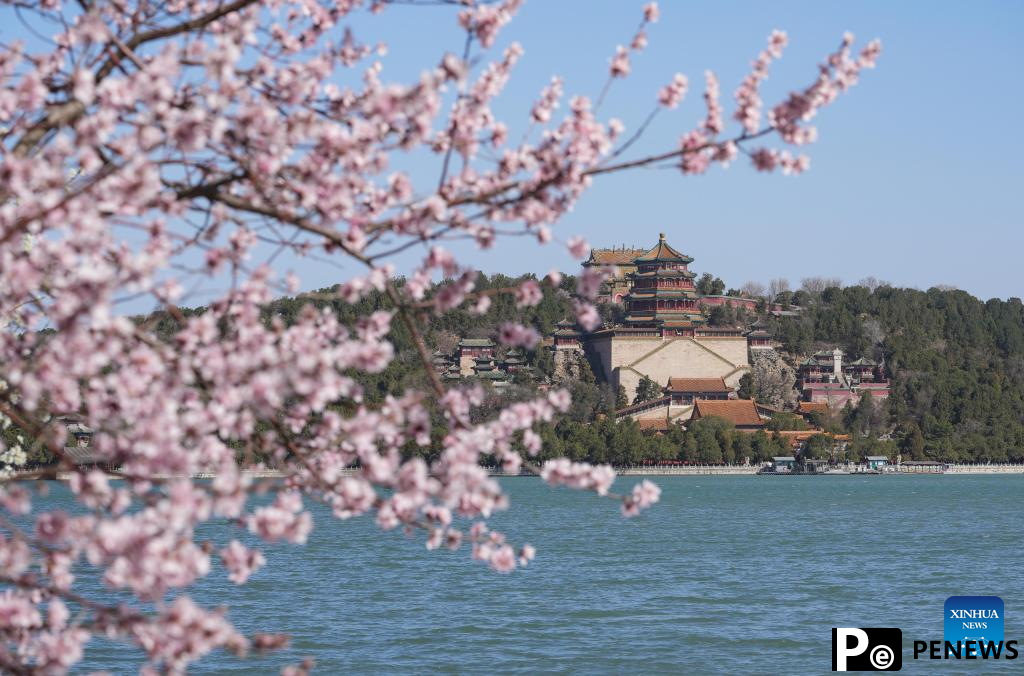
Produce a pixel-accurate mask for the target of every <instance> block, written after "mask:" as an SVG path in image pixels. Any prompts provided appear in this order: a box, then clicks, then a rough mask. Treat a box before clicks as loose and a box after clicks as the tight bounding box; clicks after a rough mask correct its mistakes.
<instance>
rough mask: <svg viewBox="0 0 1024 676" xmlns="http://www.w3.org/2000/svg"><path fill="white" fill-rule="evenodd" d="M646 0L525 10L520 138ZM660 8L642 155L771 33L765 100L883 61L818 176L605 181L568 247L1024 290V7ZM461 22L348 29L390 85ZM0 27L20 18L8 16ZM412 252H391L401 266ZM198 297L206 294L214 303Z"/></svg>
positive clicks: (518, 72) (564, 260)
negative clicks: (858, 56)
mask: <svg viewBox="0 0 1024 676" xmlns="http://www.w3.org/2000/svg"><path fill="white" fill-rule="evenodd" d="M642 4H643V3H642V2H640V1H632V0H527V2H526V3H525V5H524V7H523V9H522V11H521V12H520V13H519V15H518V16H517V17H516V19H515V20H514V21H513V22H512V24H511V25H509V26H508V27H506V28H505V29H504V31H503V32H502V34H501V36H500V38H499V40H498V43H497V44H496V46H495V48H494V49H493V50H492V52H491V56H493V58H497V57H498V55H499V54H500V50H501V49H502V48H504V47H505V46H506V45H507V44H509V42H511V41H512V40H516V41H518V42H520V43H521V44H522V45H523V47H524V49H525V54H524V56H523V58H522V59H521V60H520V62H519V64H518V65H517V67H516V69H515V72H514V74H513V77H512V80H511V82H510V84H509V86H508V87H507V88H506V90H505V92H504V93H503V94H502V96H501V97H500V99H499V100H498V101H497V102H496V104H495V111H496V113H497V114H498V117H499V118H500V119H502V120H503V121H505V122H506V123H507V124H508V125H509V128H510V130H511V133H510V137H511V138H513V139H517V138H519V135H520V134H521V133H522V131H523V130H524V128H525V122H526V120H527V117H528V113H529V109H530V107H531V105H532V103H533V101H534V100H535V99H536V97H537V95H538V93H539V92H540V90H541V88H542V87H543V86H544V85H545V84H547V83H548V81H549V80H550V78H551V77H552V76H553V75H556V74H557V75H561V76H562V77H563V78H564V79H565V83H566V85H565V89H566V94H567V97H566V98H568V95H572V94H587V95H590V96H591V97H596V95H597V93H598V92H599V91H600V89H601V87H602V85H603V83H604V81H605V79H606V77H607V65H608V59H609V57H610V56H611V55H612V54H613V52H614V49H615V47H616V45H618V44H627V43H628V41H629V40H630V38H631V36H632V34H633V31H634V29H635V27H636V25H637V23H638V20H639V17H640V14H641V7H642ZM660 6H661V20H660V22H659V23H657V24H656V25H654V26H652V27H651V28H650V30H649V38H650V45H649V47H648V49H647V50H646V51H644V52H643V53H641V54H640V55H639V56H637V57H635V58H634V59H633V72H632V75H631V76H630V77H629V78H628V79H626V80H624V81H622V80H620V81H617V82H616V83H615V85H614V87H613V88H612V90H611V92H610V94H609V96H608V98H607V100H606V102H605V105H604V107H603V108H602V109H601V111H600V115H601V117H602V118H604V119H607V118H609V117H613V116H614V117H618V118H620V119H621V120H623V121H624V122H625V124H626V133H627V135H628V134H629V133H630V131H631V130H633V129H635V128H636V126H637V125H639V124H640V122H641V121H642V120H643V118H644V117H645V116H646V114H647V113H648V112H649V111H650V110H651V108H652V106H653V102H654V99H655V93H656V92H657V90H658V89H659V88H660V87H661V86H662V85H663V84H665V83H666V82H668V81H669V80H670V79H671V77H672V75H673V74H674V73H676V72H682V73H685V74H686V75H687V76H688V77H689V78H690V82H691V90H690V93H689V94H688V96H687V100H686V101H685V102H684V104H683V105H682V106H680V108H678V109H676V110H674V111H667V112H665V113H662V114H661V115H660V117H659V118H658V119H657V121H656V122H655V124H654V125H653V126H652V127H651V128H650V130H649V131H648V133H647V134H646V136H645V137H644V138H643V139H642V140H641V142H640V143H638V144H637V145H636V146H635V148H634V152H633V153H631V156H642V155H643V154H646V153H651V152H661V151H664V150H668V149H672V148H675V147H676V145H677V143H678V139H679V137H680V135H681V134H683V133H685V132H686V131H689V130H690V129H692V128H693V127H694V125H695V124H696V123H697V122H698V121H699V120H700V119H702V117H703V115H704V107H703V102H702V100H701V93H702V90H703V72H704V70H705V69H709V68H710V69H712V70H714V71H715V72H716V73H717V74H718V76H719V79H720V81H721V85H722V101H723V104H725V106H726V112H727V114H731V112H732V92H733V91H734V89H735V87H736V85H737V84H738V83H739V81H740V80H741V78H742V77H743V76H744V75H745V74H746V72H747V70H748V68H749V63H750V61H751V60H752V59H753V58H754V57H755V55H756V54H757V52H758V51H759V50H760V49H762V47H763V46H764V45H765V41H766V38H767V36H768V35H769V33H770V32H771V31H772V29H775V28H779V29H783V30H786V31H787V32H788V33H789V39H790V44H789V47H788V48H787V50H786V53H785V55H784V57H783V59H782V60H781V61H778V62H776V63H774V64H773V65H772V71H771V77H770V79H769V80H768V81H767V82H766V83H765V85H764V86H763V87H762V94H763V95H764V98H765V101H766V104H767V105H772V104H774V103H775V102H777V101H778V100H780V98H782V97H783V96H785V94H786V93H787V92H789V91H790V90H792V89H796V88H802V87H804V86H806V85H807V84H809V83H810V82H811V80H812V78H813V77H814V75H815V73H816V64H817V63H818V62H819V61H820V60H821V59H822V58H823V57H824V55H825V54H827V53H828V52H829V51H831V50H833V49H835V47H836V46H837V44H838V42H839V40H840V37H841V35H842V34H843V32H844V31H846V30H849V31H851V32H853V33H854V34H855V35H856V36H857V46H858V48H859V46H861V45H863V44H865V43H866V42H867V41H868V40H870V39H871V38H874V37H879V38H881V39H882V41H883V45H884V52H883V55H882V58H881V60H880V63H879V66H878V68H876V69H875V70H871V71H866V72H865V73H864V74H863V76H862V78H861V82H860V84H858V85H857V86H856V87H855V88H854V89H853V90H852V91H851V92H849V93H848V94H846V95H844V96H843V97H841V98H840V100H839V101H837V102H836V103H835V104H834V105H832V106H830V107H829V108H827V109H825V110H824V111H822V113H821V114H820V115H819V116H818V117H817V118H816V120H815V124H816V125H817V127H818V129H819V132H820V139H819V141H818V142H817V143H815V144H814V145H812V146H810V147H809V148H808V149H807V152H808V153H809V154H810V156H811V170H810V171H809V172H808V173H807V174H805V175H803V176H800V177H784V176H781V175H765V174H759V173H757V172H755V171H754V170H753V169H752V168H750V166H749V164H748V163H747V162H745V161H739V162H737V163H736V164H734V165H733V166H732V167H730V168H729V169H728V170H722V169H721V168H719V167H715V168H713V169H712V170H711V171H710V172H709V173H708V174H707V175H705V176H696V177H694V176H683V175H681V174H680V173H679V172H677V171H675V170H640V171H633V172H629V173H624V174H618V175H612V176H605V177H601V178H599V179H597V180H596V182H595V185H594V187H593V189H592V190H591V191H590V192H589V193H588V194H587V195H586V196H585V197H584V198H583V199H582V200H581V201H580V203H579V204H578V205H577V207H576V208H575V210H574V211H573V212H572V213H571V214H569V216H568V217H566V218H565V219H564V220H563V221H562V222H561V223H559V224H558V225H557V227H556V233H557V234H558V236H560V237H562V238H563V239H564V238H567V237H568V236H569V235H572V234H582V235H584V236H585V237H586V238H587V240H588V241H589V242H591V243H592V244H593V245H595V246H611V245H621V244H627V245H636V246H645V245H652V244H653V243H654V242H655V241H656V240H657V237H658V233H659V232H665V233H667V235H668V237H669V240H670V242H671V243H672V244H673V245H674V246H676V247H677V248H679V249H682V250H683V251H685V252H687V253H688V254H690V255H691V256H693V257H694V258H695V259H696V261H695V263H694V264H693V266H692V267H693V269H694V270H695V271H697V272H698V273H700V272H705V271H710V272H713V273H714V274H716V275H718V276H721V277H722V278H723V279H724V280H725V281H726V283H727V284H728V285H729V286H734V287H739V286H740V285H742V284H743V283H744V282H746V281H748V280H756V281H761V282H767V281H768V280H769V279H772V278H775V277H786V278H788V279H789V280H790V281H791V282H792V283H793V284H794V286H796V285H798V284H799V280H800V279H801V278H802V277H809V276H828V277H839V278H841V279H843V280H844V281H845V282H847V283H854V282H856V281H857V280H860V279H862V278H864V277H868V276H874V277H876V278H879V279H883V280H887V281H890V282H892V283H893V284H896V285H899V286H912V287H919V288H928V287H930V286H933V285H937V284H948V285H954V286H957V287H959V288H962V289H965V290H967V291H970V292H971V293H974V294H976V295H978V296H980V297H982V298H990V297H1001V298H1007V297H1010V296H1024V276H1022V275H1021V273H1020V272H1019V267H1020V266H1019V262H1018V261H1019V257H1020V253H1021V249H1022V248H1024V246H1022V245H1024V227H1022V226H1024V208H1022V207H1021V199H1020V192H1021V188H1022V187H1024V181H1022V179H1024V152H1022V151H1024V142H1022V141H1021V137H1020V133H1019V131H1018V126H1019V119H1020V117H1021V114H1022V111H1024V93H1022V91H1024V90H1022V88H1021V86H1020V82H1021V76H1020V67H1021V66H1022V65H1024V41H1022V40H1021V39H1020V36H1021V35H1022V34H1024V33H1022V29H1024V3H1021V2H1016V1H1011V0H1005V1H982V0H976V1H974V2H970V3H964V2H950V1H935V0H930V1H928V2H925V1H923V0H918V1H915V2H891V1H871V2H842V3H841V2H824V1H821V0H818V1H814V2H811V1H795V0H794V1H781V2H772V3H765V2H753V1H744V2H740V1H730V0H714V1H711V0H705V1H703V2H697V1H694V0H690V1H687V2H682V1H679V0H663V1H662V2H661V3H660ZM455 13H456V10H455V9H454V8H451V7H437V6H433V7H411V6H401V5H399V6H394V7H391V8H389V9H387V11H385V12H384V13H383V14H382V15H381V16H377V17H370V16H369V15H367V13H366V12H360V13H358V14H357V15H354V16H352V17H350V21H348V25H351V26H352V27H353V28H354V29H355V31H356V35H357V37H358V38H359V39H360V40H363V41H366V42H370V43H374V42H376V41H378V40H383V41H385V42H387V44H388V47H389V53H388V55H387V56H386V57H384V59H383V62H384V72H383V74H382V79H383V80H385V81H399V82H409V81H413V80H415V79H416V78H418V76H419V74H420V72H421V71H423V70H424V69H427V68H430V67H432V66H434V65H435V64H437V63H438V62H439V60H440V57H441V55H442V54H443V53H444V52H446V51H451V52H458V51H460V50H461V46H462V42H463V39H464V37H463V36H464V34H463V33H462V31H461V30H460V29H459V28H458V26H457V25H456V22H455ZM0 16H4V17H6V18H7V19H9V20H10V19H12V17H11V14H10V13H9V12H6V11H5V12H4V14H2V15H0ZM4 23H5V24H6V25H5V26H3V27H2V28H0V32H2V34H3V36H4V38H5V39H9V38H11V37H18V38H22V39H25V40H26V41H28V42H29V44H30V45H31V44H32V43H34V42H35V40H34V39H33V38H32V37H31V35H30V34H28V33H27V32H26V31H25V29H24V28H23V27H22V26H21V25H20V24H18V23H16V22H14V21H13V20H10V21H6V22H4ZM43 32H46V30H44V31H43ZM563 110H564V109H563ZM730 130H731V128H730ZM730 130H727V131H730ZM397 161H398V164H396V166H397V167H399V168H403V169H408V170H409V171H411V172H412V174H413V176H414V178H415V179H416V183H417V185H418V186H419V187H425V188H426V189H432V188H433V186H434V185H436V181H437V175H438V172H439V168H440V158H439V157H437V156H434V155H430V156H427V155H426V154H423V153H420V154H417V155H415V156H413V157H408V158H404V157H400V158H397ZM453 248H456V250H457V251H459V249H458V248H457V247H453ZM460 252H461V253H464V254H467V255H468V258H467V260H471V261H473V262H475V263H476V265H477V266H478V267H480V268H481V269H483V270H484V271H486V272H504V273H509V274H518V273H521V272H536V273H538V274H543V273H545V272H546V271H547V270H549V269H550V268H552V267H555V268H559V269H562V270H564V271H572V270H573V269H575V262H574V261H572V260H571V259H570V258H569V256H568V254H567V253H566V252H565V250H564V248H563V247H559V246H548V247H538V246H537V245H536V244H534V243H533V242H532V240H531V241H527V240H525V239H524V238H511V239H507V240H504V241H503V242H502V243H501V245H500V246H499V247H498V248H497V249H496V250H494V251H490V252H476V251H470V250H468V249H462V250H461V251H460ZM413 260H414V258H413V256H411V255H407V256H406V257H405V258H403V259H401V260H398V261H396V262H397V264H398V269H399V271H402V270H403V269H406V268H407V267H408V266H409V265H411V264H412V261H413ZM275 264H276V265H278V266H279V267H281V268H282V269H284V268H292V269H295V270H298V271H299V272H300V274H301V277H302V287H303V288H304V289H312V288H319V287H322V286H326V285H329V284H332V283H336V282H338V281H342V280H343V279H344V278H345V277H346V276H348V275H349V274H351V273H354V272H356V271H357V270H356V269H355V268H353V269H352V270H351V272H350V271H349V268H348V267H345V268H344V269H342V270H339V269H338V268H337V267H333V266H326V265H318V264H315V263H313V262H311V261H298V260H295V259H294V258H291V257H287V256H282V257H281V258H279V259H277V260H276V261H275ZM203 295H204V296H206V297H195V298H194V299H193V300H194V302H203V301H204V300H207V299H208V296H207V294H203Z"/></svg>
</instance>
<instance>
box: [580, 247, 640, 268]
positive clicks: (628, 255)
mask: <svg viewBox="0 0 1024 676" xmlns="http://www.w3.org/2000/svg"><path fill="white" fill-rule="evenodd" d="M645 251H646V249H627V248H621V249H591V250H590V258H588V259H587V260H586V261H585V262H584V263H583V265H588V266H589V265H632V264H633V260H634V259H635V258H637V257H638V256H642V255H643V254H644V252H645Z"/></svg>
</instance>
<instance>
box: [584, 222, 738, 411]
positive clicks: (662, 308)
mask: <svg viewBox="0 0 1024 676" xmlns="http://www.w3.org/2000/svg"><path fill="white" fill-rule="evenodd" d="M613 251H614V252H615V253H617V254H623V255H625V254H626V252H629V255H633V256H634V257H633V260H632V261H631V262H629V263H628V264H626V263H623V264H621V266H620V267H619V269H620V270H621V271H622V273H621V277H613V278H612V280H611V289H610V290H609V294H610V298H611V299H612V300H613V301H614V300H615V298H616V297H620V298H621V300H622V303H623V304H624V306H625V311H626V315H625V320H624V322H623V324H622V325H621V326H613V327H608V328H605V329H602V330H600V331H596V332H595V333H592V334H590V335H589V336H587V337H586V340H585V342H583V343H581V346H580V347H581V349H585V350H586V351H587V353H588V355H589V356H590V357H591V363H592V364H594V365H596V366H597V369H596V370H599V371H600V372H599V373H597V374H596V375H598V377H601V378H604V379H605V380H607V381H608V382H610V383H611V384H612V385H613V386H614V387H618V386H620V385H621V386H622V387H623V388H624V389H625V390H626V392H627V393H631V392H634V391H635V390H636V386H637V384H638V383H639V382H640V379H641V378H643V377H644V376H647V377H648V378H650V379H651V380H653V381H654V382H656V383H658V384H659V385H665V384H667V383H668V382H669V379H670V378H720V379H722V380H723V381H724V382H725V383H726V385H727V386H729V387H730V388H734V387H736V386H737V384H738V383H739V379H740V377H742V375H743V374H744V373H745V372H746V371H748V370H749V368H750V362H749V360H748V356H747V355H748V349H747V337H746V336H745V335H744V331H743V329H742V328H740V327H712V326H708V322H707V317H706V315H705V311H706V310H705V306H704V305H703V304H702V303H701V295H700V293H698V291H697V288H696V286H695V284H694V281H693V280H694V277H695V275H694V273H693V272H691V271H690V269H689V265H690V263H692V262H693V258H691V257H690V256H687V255H686V254H684V253H682V252H680V251H678V250H677V249H675V248H673V247H672V246H671V245H670V244H669V243H668V242H667V241H666V239H665V235H661V236H660V237H659V239H658V242H657V244H655V245H654V247H652V248H651V249H648V250H645V251H642V252H640V253H637V250H631V249H622V250H618V249H616V250H613ZM607 260H608V256H607V255H606V254H601V253H597V252H594V253H591V257H590V260H589V261H588V263H590V264H592V265H598V264H601V265H604V264H607V262H606V261H607ZM620 280H621V281H620ZM616 289H619V290H620V291H622V293H621V294H620V291H617V290H616ZM754 302H755V303H756V301H754Z"/></svg>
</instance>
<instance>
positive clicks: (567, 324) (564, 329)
mask: <svg viewBox="0 0 1024 676" xmlns="http://www.w3.org/2000/svg"><path fill="white" fill-rule="evenodd" d="M555 327H556V328H555V331H554V333H552V334H551V335H553V336H566V337H572V336H579V335H581V334H580V331H579V329H577V328H576V322H573V321H570V320H568V319H563V320H562V321H560V322H558V323H557V324H555Z"/></svg>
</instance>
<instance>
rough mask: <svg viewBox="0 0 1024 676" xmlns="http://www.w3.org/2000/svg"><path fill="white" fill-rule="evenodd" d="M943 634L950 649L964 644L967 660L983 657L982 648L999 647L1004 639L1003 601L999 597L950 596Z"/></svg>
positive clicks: (947, 602)
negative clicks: (990, 645)
mask: <svg viewBox="0 0 1024 676" xmlns="http://www.w3.org/2000/svg"><path fill="white" fill-rule="evenodd" d="M943 634H944V635H943V639H944V640H945V641H946V642H947V646H949V645H952V646H956V644H957V641H959V642H960V644H961V645H962V646H963V652H964V657H968V656H969V657H979V654H978V653H979V650H980V646H981V645H985V646H987V645H988V644H989V642H992V643H995V644H996V645H999V644H1000V643H1001V642H1002V640H1003V600H1002V599H1001V598H999V597H998V596H950V597H949V598H948V599H946V605H945V619H944V620H943ZM947 650H948V647H947Z"/></svg>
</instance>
